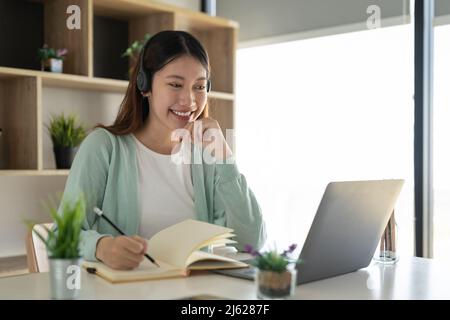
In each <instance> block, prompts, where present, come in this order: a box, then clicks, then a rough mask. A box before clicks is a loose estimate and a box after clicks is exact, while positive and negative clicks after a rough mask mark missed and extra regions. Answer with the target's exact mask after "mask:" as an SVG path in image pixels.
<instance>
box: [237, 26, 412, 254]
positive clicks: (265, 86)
mask: <svg viewBox="0 0 450 320" xmlns="http://www.w3.org/2000/svg"><path fill="white" fill-rule="evenodd" d="M413 34H414V33H413V31H412V25H401V26H395V27H387V28H381V29H374V30H365V31H359V32H351V33H345V34H340V35H332V36H324V37H318V38H311V39H306V40H299V41H293V42H285V43H279V44H272V45H266V46H259V47H251V48H243V49H239V50H238V53H237V77H236V79H237V82H236V85H237V86H236V134H237V136H238V137H239V139H237V142H236V157H237V163H238V164H239V167H240V170H241V171H242V172H243V173H244V174H245V176H246V178H247V180H248V183H249V185H250V187H251V188H252V190H253V191H254V193H255V195H256V197H257V199H258V201H259V203H260V205H261V208H262V211H263V214H264V217H265V219H266V222H267V227H268V242H267V245H269V246H270V245H273V243H276V245H277V246H278V247H285V246H286V245H288V244H290V243H292V242H295V243H298V244H299V245H300V246H301V245H302V244H303V242H304V240H305V238H306V236H307V232H308V230H309V227H310V225H311V223H312V220H313V218H314V214H315V212H316V210H317V207H318V205H319V202H320V199H321V197H322V195H323V192H324V190H325V187H326V185H327V183H328V182H329V181H341V180H366V179H390V178H403V179H405V180H406V183H405V185H404V188H403V190H402V193H401V194H400V198H399V200H398V202H397V206H396V218H397V222H398V225H399V231H398V232H399V254H400V255H413V230H414V228H413V219H414V214H413V210H414V198H413V197H414V179H413V174H414V172H413V159H414V158H413V139H414V135H413V134H414V131H413V126H414V118H413V117H414V101H413V88H414V87H413V85H414V82H413V81H414V77H413V71H414V70H413Z"/></svg>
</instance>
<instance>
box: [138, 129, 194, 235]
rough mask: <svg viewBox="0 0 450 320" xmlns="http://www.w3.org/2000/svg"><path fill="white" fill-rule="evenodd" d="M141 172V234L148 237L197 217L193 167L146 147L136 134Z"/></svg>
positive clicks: (139, 171) (179, 153)
mask: <svg viewBox="0 0 450 320" xmlns="http://www.w3.org/2000/svg"><path fill="white" fill-rule="evenodd" d="M132 136H133V138H134V140H135V141H136V154H137V163H138V174H139V188H138V192H139V199H140V212H141V223H140V226H139V235H140V236H141V237H144V238H146V239H149V238H151V237H152V236H153V235H155V234H156V233H157V232H159V231H161V230H162V229H165V228H167V227H169V226H171V225H173V224H175V223H178V222H181V221H183V220H185V219H195V217H196V214H195V207H194V187H193V185H192V178H191V166H190V165H189V164H184V163H182V162H181V161H173V160H172V157H174V156H179V157H181V152H182V151H180V152H178V153H177V154H176V155H164V154H160V153H157V152H154V151H152V150H150V149H149V148H147V147H146V146H145V145H144V144H142V142H140V141H139V140H138V139H137V138H136V137H135V136H134V135H132ZM176 162H178V163H176Z"/></svg>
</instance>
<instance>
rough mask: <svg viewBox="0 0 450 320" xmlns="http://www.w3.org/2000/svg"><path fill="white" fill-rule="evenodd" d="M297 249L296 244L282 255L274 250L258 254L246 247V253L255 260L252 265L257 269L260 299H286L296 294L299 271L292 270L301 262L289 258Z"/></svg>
mask: <svg viewBox="0 0 450 320" xmlns="http://www.w3.org/2000/svg"><path fill="white" fill-rule="evenodd" d="M296 248H297V245H296V244H292V245H290V246H289V248H288V249H287V250H284V251H283V252H282V253H279V252H277V250H275V249H272V250H268V251H265V252H258V251H256V250H254V249H253V247H252V246H251V245H246V246H245V251H246V252H248V253H250V254H251V255H252V256H253V257H254V259H253V262H252V263H251V264H252V265H253V266H255V267H256V278H255V279H256V288H257V296H258V298H260V299H285V298H287V297H289V296H291V295H293V294H294V292H295V288H296V277H297V270H296V269H295V268H291V266H292V265H294V264H298V263H299V262H300V260H298V259H292V258H290V257H289V255H291V254H292V253H293V252H294V250H295V249H296Z"/></svg>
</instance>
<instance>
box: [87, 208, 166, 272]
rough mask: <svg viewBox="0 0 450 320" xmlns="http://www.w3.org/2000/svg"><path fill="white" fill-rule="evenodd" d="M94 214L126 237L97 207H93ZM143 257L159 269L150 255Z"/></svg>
mask: <svg viewBox="0 0 450 320" xmlns="http://www.w3.org/2000/svg"><path fill="white" fill-rule="evenodd" d="M94 212H95V213H96V214H97V215H98V216H99V217H101V218H103V219H105V220H106V221H107V222H108V223H109V224H110V225H111V226H112V227H113V228H114V229H116V230H117V232H119V233H120V234H121V235H123V236H126V234H125V233H124V232H123V231H122V230H120V229H119V227H117V226H116V225H115V224H114V223H113V222H112V221H111V220H109V219H108V217H107V216H105V215H104V213H103V211H102V210H100V209H99V208H97V207H94ZM145 257H146V258H147V259H148V260H150V261H151V262H152V263H153V264H154V265H156V266H157V267H158V268H159V264H158V263H157V262H156V261H155V259H153V258H152V257H151V256H150V255H148V254H147V253H146V254H145Z"/></svg>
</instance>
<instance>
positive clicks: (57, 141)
mask: <svg viewBox="0 0 450 320" xmlns="http://www.w3.org/2000/svg"><path fill="white" fill-rule="evenodd" d="M46 127H47V130H48V132H49V134H50V136H51V139H52V142H53V146H55V147H71V148H74V147H77V146H79V145H80V144H81V142H82V141H83V140H84V138H85V137H86V135H87V132H86V129H85V128H84V126H82V125H77V119H76V116H75V115H69V116H67V117H65V116H64V114H61V115H59V116H53V117H52V119H51V120H50V125H47V126H46Z"/></svg>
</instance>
